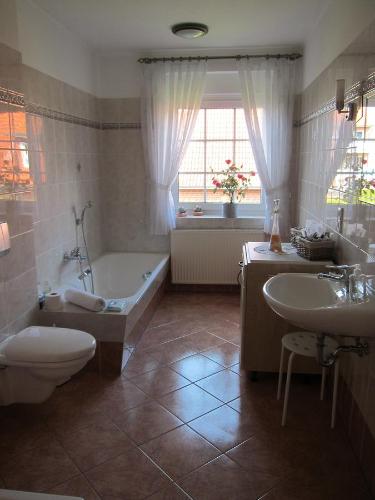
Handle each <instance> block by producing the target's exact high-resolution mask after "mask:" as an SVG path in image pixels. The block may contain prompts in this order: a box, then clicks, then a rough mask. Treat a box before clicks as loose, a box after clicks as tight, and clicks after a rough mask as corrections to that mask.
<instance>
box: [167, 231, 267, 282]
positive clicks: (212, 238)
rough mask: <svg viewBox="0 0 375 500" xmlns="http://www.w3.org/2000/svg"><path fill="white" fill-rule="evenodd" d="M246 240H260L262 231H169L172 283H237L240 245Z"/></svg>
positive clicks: (240, 255)
mask: <svg viewBox="0 0 375 500" xmlns="http://www.w3.org/2000/svg"><path fill="white" fill-rule="evenodd" d="M247 241H263V232H262V231H261V230H250V229H247V230H243V229H207V230H205V229H186V230H185V229H177V230H175V231H172V234H171V261H172V283H186V284H216V285H219V284H220V285H232V284H236V283H237V274H238V262H239V261H240V260H241V258H242V245H243V244H244V243H245V242H247Z"/></svg>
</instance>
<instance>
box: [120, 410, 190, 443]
mask: <svg viewBox="0 0 375 500" xmlns="http://www.w3.org/2000/svg"><path fill="white" fill-rule="evenodd" d="M115 423H116V424H117V425H118V427H120V429H122V430H123V431H124V432H125V433H126V434H127V435H128V436H129V437H130V438H131V439H132V440H133V441H135V442H136V443H137V444H142V443H145V442H147V441H149V440H150V439H154V438H156V437H158V436H160V435H161V434H164V433H165V432H168V431H170V430H172V429H174V428H175V427H178V426H180V425H182V424H183V422H181V420H179V419H178V418H177V417H175V415H173V414H172V413H170V412H169V411H168V410H166V409H165V408H163V407H162V406H160V405H159V404H158V403H156V402H155V401H152V402H151V403H147V404H144V405H141V406H137V408H133V409H132V410H128V411H127V412H124V413H123V415H122V416H121V417H118V418H117V419H115Z"/></svg>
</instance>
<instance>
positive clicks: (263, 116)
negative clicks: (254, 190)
mask: <svg viewBox="0 0 375 500" xmlns="http://www.w3.org/2000/svg"><path fill="white" fill-rule="evenodd" d="M237 64H238V66H237V67H238V72H239V78H240V84H241V95H242V102H243V107H244V112H245V119H246V124H247V129H248V133H249V139H250V144H251V147H252V151H253V155H254V159H255V164H256V167H257V171H258V174H259V178H260V181H261V183H262V188H263V190H264V194H265V203H266V213H265V222H264V231H265V232H266V233H270V232H271V219H272V201H273V200H274V199H275V198H280V231H281V234H282V235H283V236H286V234H287V233H288V231H289V227H290V215H291V214H290V196H291V190H292V188H291V185H290V183H291V180H292V179H291V178H290V176H291V143H292V127H293V105H294V97H295V63H293V62H292V61H288V60H286V59H242V60H240V61H238V63H237Z"/></svg>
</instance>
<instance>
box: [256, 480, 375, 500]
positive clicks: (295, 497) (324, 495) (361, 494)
mask: <svg viewBox="0 0 375 500" xmlns="http://www.w3.org/2000/svg"><path fill="white" fill-rule="evenodd" d="M371 499H372V497H371V495H370V494H369V492H368V491H367V489H366V487H364V486H363V485H362V484H358V483H352V484H349V485H348V484H345V483H344V484H343V483H342V482H337V481H332V479H331V480H328V481H327V480H325V479H322V478H316V481H315V483H313V484H308V485H306V483H304V482H303V481H296V480H295V479H294V478H290V479H286V480H284V481H281V482H280V483H278V484H277V485H276V486H275V487H274V488H272V489H271V491H269V492H268V493H267V494H266V495H264V496H263V497H262V500H371Z"/></svg>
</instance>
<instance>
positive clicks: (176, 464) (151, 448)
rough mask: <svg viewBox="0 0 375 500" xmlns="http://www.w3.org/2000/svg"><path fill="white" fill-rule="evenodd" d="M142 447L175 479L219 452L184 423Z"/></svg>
mask: <svg viewBox="0 0 375 500" xmlns="http://www.w3.org/2000/svg"><path fill="white" fill-rule="evenodd" d="M142 449H143V450H144V451H145V452H146V453H147V455H149V456H150V457H151V458H152V459H153V460H155V462H156V463H157V464H158V465H159V466H160V467H161V468H162V469H163V470H164V471H165V472H166V473H167V474H168V475H169V476H170V477H172V478H175V479H176V478H178V477H181V476H184V475H186V474H188V473H189V472H191V471H192V470H194V469H196V468H197V467H199V466H200V465H203V464H205V463H207V462H208V461H209V460H212V459H213V458H215V457H217V456H218V455H219V454H220V451H219V450H218V449H217V448H215V447H214V446H212V445H211V444H210V443H209V442H208V441H206V440H205V439H203V438H202V437H201V436H199V434H197V433H196V432H194V431H193V430H191V429H190V428H189V427H188V426H186V425H184V426H182V427H178V428H177V429H174V430H173V431H170V432H167V434H163V435H162V436H160V437H158V438H156V439H153V440H152V441H149V442H148V443H146V444H144V445H143V446H142Z"/></svg>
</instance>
